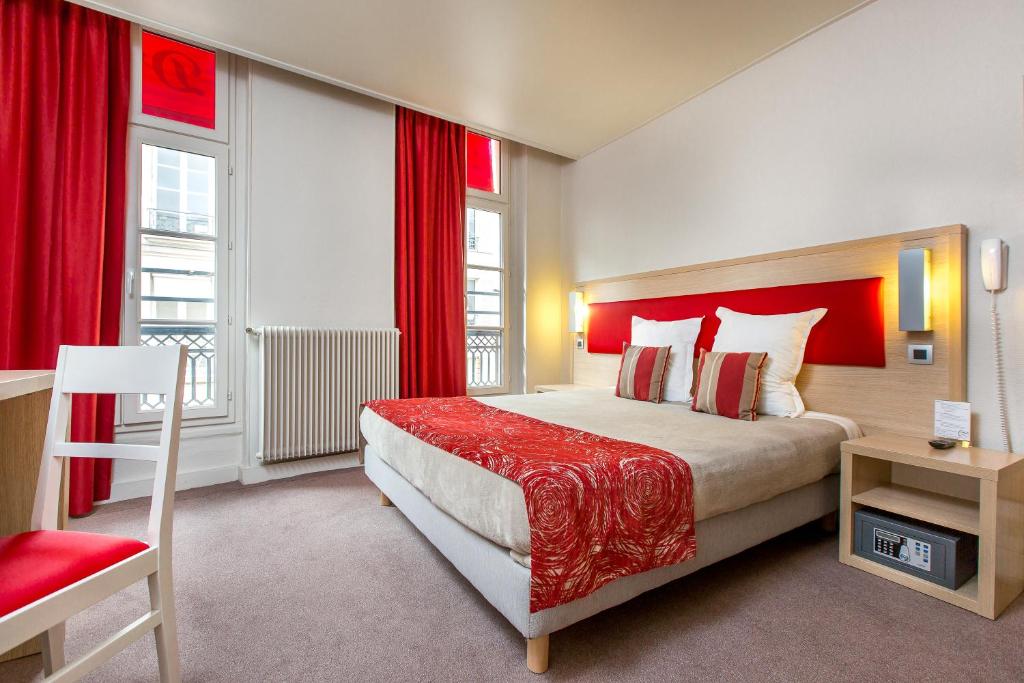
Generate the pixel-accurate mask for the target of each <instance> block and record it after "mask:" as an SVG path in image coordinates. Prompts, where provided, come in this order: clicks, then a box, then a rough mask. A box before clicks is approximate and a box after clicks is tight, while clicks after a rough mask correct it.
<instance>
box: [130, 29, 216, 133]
mask: <svg viewBox="0 0 1024 683" xmlns="http://www.w3.org/2000/svg"><path fill="white" fill-rule="evenodd" d="M143 31H146V32H147V33H153V34H155V35H158V36H163V37H164V38H167V39H169V40H175V41H178V42H179V43H184V44H186V45H194V46H195V47H197V48H200V49H203V50H209V51H210V52H213V53H214V54H215V55H216V56H217V76H216V79H217V86H216V94H215V95H214V97H215V98H216V104H215V109H214V116H215V119H216V125H215V127H214V128H204V127H202V126H196V125H193V124H191V123H185V122H183V121H174V120H172V119H165V118H163V117H161V116H153V115H152V114H144V113H142V32H143ZM131 43H132V55H131V62H132V97H131V112H130V121H131V122H132V123H135V124H138V125H142V126H149V127H151V128H156V129H158V130H165V131H171V132H175V133H181V134H183V135H190V136H192V137H197V138H203V139H205V140H214V141H216V142H220V143H224V144H228V142H229V140H228V133H229V130H228V128H229V121H230V116H231V112H230V111H229V110H230V106H229V101H228V88H229V85H230V76H231V64H230V61H231V55H230V54H228V53H227V52H224V51H223V50H214V49H213V48H210V47H207V46H205V45H200V44H198V43H195V42H193V41H189V40H182V39H181V38H179V37H177V36H175V35H172V34H170V33H165V32H163V31H155V30H153V29H150V28H143V27H141V26H139V25H138V24H132V40H131Z"/></svg>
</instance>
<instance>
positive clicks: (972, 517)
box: [839, 434, 1024, 619]
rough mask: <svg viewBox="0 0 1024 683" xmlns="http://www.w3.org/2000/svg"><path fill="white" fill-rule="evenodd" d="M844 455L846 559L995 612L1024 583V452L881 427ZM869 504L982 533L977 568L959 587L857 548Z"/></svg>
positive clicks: (846, 445)
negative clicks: (939, 443) (861, 512)
mask: <svg viewBox="0 0 1024 683" xmlns="http://www.w3.org/2000/svg"><path fill="white" fill-rule="evenodd" d="M842 459H843V464H842V467H843V469H842V477H841V480H842V484H841V488H840V500H839V518H840V521H839V561H840V562H843V563H844V564H848V565H850V566H852V567H857V568H858V569H863V570H864V571H866V572H870V573H872V574H875V575H877V576H881V577H883V578H886V579H889V580H890V581H895V582H896V583H898V584H900V585H903V586H906V587H908V588H913V589H914V590H917V591H920V592H921V593H925V594H927V595H930V596H932V597H935V598H939V599H940V600H945V601H946V602H948V603H950V604H953V605H956V606H957V607H962V608H964V609H967V610H970V611H972V612H976V613H978V614H980V615H982V616H984V617H988V618H989V619H995V618H996V617H997V616H999V614H1000V613H1001V612H1002V611H1003V610H1004V609H1006V607H1007V606H1008V605H1009V604H1010V603H1011V602H1013V600H1014V598H1016V597H1017V596H1018V595H1020V593H1021V591H1022V590H1024V457H1021V456H1018V455H1013V454H1011V453H1003V452H1001V451H990V450H985V449H983V448H960V447H956V448H952V449H950V450H945V451H943V450H938V449H935V448H932V447H931V446H929V445H928V442H927V441H925V440H924V439H917V438H911V437H903V436H894V435H883V434H877V435H874V436H866V437H864V438H861V439H854V440H852V441H845V442H843V445H842ZM861 507H870V508H874V509H876V510H884V511H886V512H890V513H894V514H897V515H903V516H905V517H910V518H913V519H917V520H920V521H923V522H929V523H932V524H937V525H939V526H944V527H948V528H950V529H956V530H958V531H963V532H966V533H969V534H974V535H976V536H978V573H977V575H976V576H975V577H974V578H972V579H970V580H969V581H968V582H967V583H965V584H964V585H963V586H961V587H960V588H959V589H958V590H955V591H954V590H950V589H948V588H944V587H943V586H939V585H937V584H934V583H931V582H928V581H924V580H922V579H919V578H918V577H916V576H911V575H910V574H905V573H903V572H900V571H897V570H895V569H890V568H889V567H886V566H884V565H881V564H878V563H875V562H871V561H870V560H866V559H864V558H862V557H859V556H857V555H854V554H853V550H854V526H853V523H854V520H853V514H854V512H856V511H857V510H858V509H859V508H861Z"/></svg>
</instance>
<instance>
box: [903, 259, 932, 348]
mask: <svg viewBox="0 0 1024 683" xmlns="http://www.w3.org/2000/svg"><path fill="white" fill-rule="evenodd" d="M899 265H900V276H899V281H900V330H902V331H904V332H927V331H930V330H931V329H932V250H931V249H924V248H920V249H903V250H902V251H900V264H899Z"/></svg>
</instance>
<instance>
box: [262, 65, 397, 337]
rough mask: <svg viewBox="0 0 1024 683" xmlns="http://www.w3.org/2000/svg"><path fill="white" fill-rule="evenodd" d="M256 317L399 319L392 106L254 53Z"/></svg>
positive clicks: (389, 322) (309, 321) (297, 321)
mask: <svg viewBox="0 0 1024 683" xmlns="http://www.w3.org/2000/svg"><path fill="white" fill-rule="evenodd" d="M251 84H252V87H251V100H250V102H251V104H250V106H251V126H252V142H251V149H250V155H251V167H250V168H251V170H250V173H251V199H250V202H251V203H250V206H251V219H250V223H249V316H248V322H249V324H250V325H253V326H255V325H272V324H286V325H309V326H321V327H353V328H354V327H392V326H393V325H394V231H395V222H394V204H395V202H394V187H395V175H394V165H395V153H394V147H395V118H394V107H393V106H392V105H390V104H388V103H386V102H381V101H379V100H374V99H372V98H369V97H365V96H363V95H358V94H355V93H352V92H349V91H347V90H342V89H341V88H337V87H334V86H330V85H326V84H323V83H319V82H317V81H313V80H311V79H309V78H305V77H302V76H296V75H295V74H291V73H288V72H286V71H282V70H280V69H275V68H273V67H268V66H264V65H262V64H255V63H254V64H253V72H252V81H251Z"/></svg>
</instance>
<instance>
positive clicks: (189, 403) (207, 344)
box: [139, 324, 217, 410]
mask: <svg viewBox="0 0 1024 683" xmlns="http://www.w3.org/2000/svg"><path fill="white" fill-rule="evenodd" d="M216 338H217V329H216V328H215V327H214V326H213V325H206V326H202V325H149V324H146V325H143V326H142V335H141V337H140V340H139V341H140V342H141V343H142V345H143V346H171V345H174V344H184V345H186V346H188V361H187V363H186V365H185V395H184V399H183V401H182V404H183V405H184V407H186V408H202V407H205V406H212V405H214V404H215V403H216V394H215V393H214V391H215V388H216V382H215V378H216V376H217V375H216V360H217V352H216V349H215V348H214V342H215V340H216ZM140 407H141V409H142V410H163V407H164V397H163V396H161V395H160V394H143V395H142V396H141V406H140Z"/></svg>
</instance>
